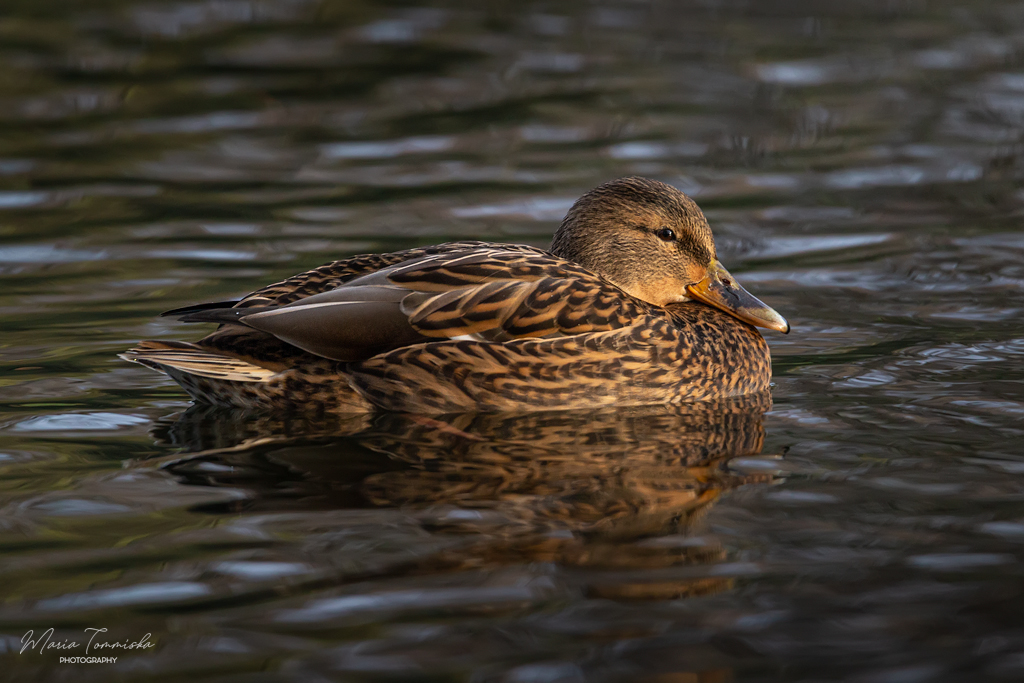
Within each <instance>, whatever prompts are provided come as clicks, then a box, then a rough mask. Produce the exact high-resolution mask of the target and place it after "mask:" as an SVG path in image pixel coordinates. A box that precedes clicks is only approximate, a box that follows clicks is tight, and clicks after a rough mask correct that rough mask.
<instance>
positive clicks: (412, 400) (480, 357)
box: [122, 178, 789, 413]
mask: <svg viewBox="0 0 1024 683" xmlns="http://www.w3.org/2000/svg"><path fill="white" fill-rule="evenodd" d="M164 315H176V316H180V318H181V320H183V321H185V322H211V323H220V324H221V327H220V328H219V329H218V330H217V331H216V332H214V333H213V334H211V335H209V336H208V337H206V338H205V339H202V340H200V341H198V342H195V343H186V342H159V341H146V342H141V343H140V344H139V345H138V346H137V347H136V348H134V349H131V350H130V351H128V352H126V353H125V354H123V355H122V357H123V358H125V359H126V360H132V361H137V362H139V363H142V364H143V365H146V366H149V367H151V368H154V369H156V370H159V371H161V372H165V373H167V374H168V375H170V376H171V377H172V378H173V379H174V380H175V381H177V382H178V383H179V384H180V385H181V386H182V387H184V388H185V390H186V391H187V392H188V393H189V394H191V395H192V397H193V398H195V399H196V400H198V401H205V402H209V403H213V404H217V405H225V406H234V407H241V408H247V409H294V410H302V411H310V410H312V411H332V412H353V411H369V410H374V409H383V410H392V411H408V412H431V413H442V412H457V411H515V410H543V409H554V408H590V407H596V406H604V405H638V404H652V403H680V402H687V401H703V400H708V399H718V398H724V397H728V396H736V395H740V394H748V393H752V392H758V391H764V390H765V389H766V388H767V387H768V383H769V380H770V379H771V365H770V359H769V354H768V345H767V344H766V343H765V341H764V339H763V338H762V337H761V335H760V334H759V333H758V332H757V330H755V329H754V328H753V327H752V326H751V325H757V326H760V327H766V328H769V329H773V330H778V331H780V332H788V331H789V323H787V322H786V321H785V319H784V318H782V316H780V315H779V314H778V313H776V312H775V311H774V310H772V309H771V308H769V307H768V306H766V305H765V304H763V303H761V302H760V301H759V300H757V299H756V298H754V297H753V296H752V295H751V294H749V293H748V292H747V291H746V290H745V289H743V287H741V286H740V285H739V283H737V282H736V280H735V279H734V278H733V277H732V276H731V275H730V274H729V273H728V271H726V270H725V268H724V267H723V266H722V264H721V263H719V262H718V260H717V258H716V255H715V243H714V240H713V238H712V236H711V229H710V228H709V227H708V223H707V220H706V219H705V218H704V214H703V213H701V210H700V209H699V208H698V207H697V205H696V204H695V203H694V202H693V200H691V199H690V198H689V197H687V196H686V195H684V194H683V193H681V192H679V191H678V190H676V189H675V188H673V187H671V186H669V185H666V184H664V183H660V182H657V181H654V180H647V179H644V178H622V179H619V180H614V181H612V182H609V183H605V184H604V185H601V186H600V187H598V188H596V189H594V190H591V191H590V192H588V193H587V194H585V195H583V196H582V197H581V198H580V199H579V200H578V201H577V202H576V203H575V204H574V205H573V207H572V208H571V209H570V210H569V213H568V214H567V215H566V217H565V219H564V220H563V221H562V224H561V226H559V228H558V231H557V232H556V233H555V237H554V239H553V241H552V243H551V251H549V252H548V251H542V250H540V249H535V248H533V247H528V246H524V245H511V244H490V243H485V242H451V243H448V244H441V245H438V246H434V247H422V248H417V249H408V250H405V251H398V252H394V253H391V254H370V255H362V256H353V257H351V258H347V259H343V260H341V261H335V262H333V263H328V264H327V265H324V266H321V267H319V268H315V269H313V270H310V271H307V272H305V273H300V274H299V275H295V276H293V277H290V278H288V279H287V280H284V281H282V282H279V283H277V284H273V285H269V286H267V287H264V288H263V289H259V290H257V291H255V292H253V293H252V294H249V295H248V296H246V297H244V298H242V299H241V300H240V301H223V302H218V303H211V304H200V305H198V306H191V307H187V308H180V309H176V310H173V311H168V312H167V313H165V314H164Z"/></svg>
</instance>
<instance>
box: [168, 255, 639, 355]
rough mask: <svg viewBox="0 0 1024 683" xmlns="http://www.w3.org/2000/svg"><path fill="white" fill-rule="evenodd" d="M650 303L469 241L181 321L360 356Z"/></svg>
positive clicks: (608, 326)
mask: <svg viewBox="0 0 1024 683" xmlns="http://www.w3.org/2000/svg"><path fill="white" fill-rule="evenodd" d="M647 309H648V307H647V306H646V305H645V304H643V303H642V302H639V301H637V300H635V299H633V298H632V297H630V296H628V295H626V294H625V293H623V292H622V291H621V290H619V289H618V288H617V287H615V286H614V285H612V284H611V283H609V282H607V281H606V280H604V279H602V278H600V277H599V276H597V275H594V274H592V273H590V272H589V271H587V270H585V269H583V268H580V267H579V266H576V265H575V264H572V263H569V262H567V261H564V260H562V259H559V258H557V257H553V256H550V255H546V254H541V253H533V254H524V253H521V252H512V251H504V250H501V249H473V250H469V251H464V252H455V253H450V254H441V255H430V256H426V257H422V258H419V259H415V260H413V261H408V262H403V263H400V264H397V265H394V266H390V267H387V268H383V269H381V270H379V271H376V272H374V273H371V274H368V275H365V276H362V277H358V278H356V279H353V280H351V281H350V282H348V283H345V284H342V285H341V286H338V287H336V288H334V289H332V290H330V291H326V292H322V293H319V294H314V295H311V296H306V297H305V298H302V299H300V300H298V301H295V302H293V303H289V304H286V305H284V306H273V305H271V306H258V305H257V306H251V307H248V308H193V309H191V310H188V311H187V312H186V314H185V315H184V316H183V317H182V320H184V321H186V322H216V323H222V324H224V323H226V324H235V325H245V326H247V327H250V328H253V329H256V330H260V331H262V332H266V333H269V334H271V335H273V336H274V337H277V338H278V339H280V340H281V341H284V342H286V343H288V344H291V345H293V346H296V347H298V348H300V349H303V350H305V351H308V352H310V353H313V354H315V355H318V356H323V357H325V358H331V359H334V360H340V361H359V360H365V359H367V358H370V357H372V356H375V355H377V354H379V353H384V352H386V351H390V350H393V349H397V348H401V347H404V346H410V345H413V344H419V343H422V342H427V341H439V340H443V339H459V338H462V339H465V338H470V339H476V340H480V341H508V340H511V339H518V338H526V337H554V336H566V335H575V334H582V333H587V332H597V331H603V330H612V329H618V328H622V327H627V326H629V325H630V324H632V322H633V321H634V320H635V319H637V318H638V317H639V316H642V315H644V314H645V313H647V312H648V311H647Z"/></svg>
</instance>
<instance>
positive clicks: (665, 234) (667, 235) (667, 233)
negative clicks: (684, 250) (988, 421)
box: [654, 228, 676, 242]
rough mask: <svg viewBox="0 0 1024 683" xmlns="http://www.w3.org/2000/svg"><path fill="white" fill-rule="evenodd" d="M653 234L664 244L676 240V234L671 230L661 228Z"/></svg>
mask: <svg viewBox="0 0 1024 683" xmlns="http://www.w3.org/2000/svg"><path fill="white" fill-rule="evenodd" d="M654 234H655V235H657V236H658V239H663V240H665V241H666V242H671V241H673V240H675V238H676V233H675V231H674V230H673V229H672V228H661V229H660V230H658V231H657V232H656V233H654Z"/></svg>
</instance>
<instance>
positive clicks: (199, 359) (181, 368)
mask: <svg viewBox="0 0 1024 683" xmlns="http://www.w3.org/2000/svg"><path fill="white" fill-rule="evenodd" d="M119 355H120V357H121V358H123V359H124V360H127V361H133V362H136V363H139V364H141V365H145V366H146V367H149V368H153V369H154V370H158V371H160V372H165V373H167V374H169V375H171V376H172V377H173V376H174V374H176V373H172V372H170V371H169V370H170V369H173V370H177V371H178V372H179V373H187V374H189V375H195V376H197V377H206V378H209V379H219V380H228V381H232V382H266V381H267V380H269V379H270V378H271V377H273V376H274V375H275V374H277V373H276V372H275V371H274V370H269V369H267V368H264V367H261V366H259V365H254V364H252V363H247V362H246V361H244V360H239V359H237V358H232V357H230V356H222V355H219V354H216V353H211V352H209V351H206V350H204V349H203V348H201V347H199V346H196V345H194V344H187V343H184V342H160V341H144V342H140V343H139V344H138V346H136V347H135V348H133V349H129V350H128V351H125V352H124V353H122V354H119Z"/></svg>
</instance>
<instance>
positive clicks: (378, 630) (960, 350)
mask: <svg viewBox="0 0 1024 683" xmlns="http://www.w3.org/2000/svg"><path fill="white" fill-rule="evenodd" d="M6 9H7V12H6V13H5V15H4V17H2V18H0V63H2V66H3V69H2V73H3V76H2V78H0V285H2V286H0V329H2V336H0V485H2V489H0V506H2V513H0V549H2V553H3V560H2V562H0V573H2V575H3V588H2V589H0V595H2V596H3V601H2V603H0V635H2V637H3V639H2V640H0V642H2V643H3V654H0V658H2V659H3V662H2V664H0V670H3V671H5V672H6V674H7V675H8V676H10V677H12V678H13V679H15V680H33V679H37V680H75V681H80V680H81V681H90V680H96V681H108V680H131V681H136V680H138V681H143V680H186V679H187V680H192V681H197V680H210V681H232V683H234V682H236V681H247V682H248V681H259V682H260V683H262V682H264V681H313V680H315V681H320V680H346V681H347V680H357V681H394V680H422V681H440V680H445V681H467V682H470V681H471V682H473V683H478V682H480V683H482V682H485V681H486V682H489V681H495V682H497V681H507V682H526V681H530V682H560V683H561V682H576V681H602V682H603V681H609V682H611V681H654V682H658V683H668V682H683V681H701V682H703V683H710V682H712V681H715V682H717V681H729V680H735V681H831V680H851V681H864V682H879V683H884V682H892V683H897V682H899V683H903V682H907V683H911V682H918V681H922V682H923V681H940V682H942V681H962V680H972V681H975V680H1015V679H1020V678H1022V677H1024V619H1022V617H1021V616H1020V615H1021V614H1022V613H1024V591H1022V585H1024V583H1022V570H1021V559H1022V557H1024V450H1022V448H1021V442H1022V441H1021V440H1022V437H1024V428H1022V427H1021V425H1022V418H1024V385H1022V380H1024V327H1022V318H1024V316H1022V304H1021V302H1022V301H1024V298H1022V294H1024V293H1022V289H1024V233H1022V231H1021V230H1020V227H1019V226H1020V220H1021V216H1022V213H1024V191H1022V190H1021V189H1020V178H1021V175H1022V162H1021V145H1022V144H1024V60H1022V57H1021V51H1022V49H1024V10H1022V8H1021V6H1020V5H1019V4H1015V3H1011V2H997V1H992V2H982V3H925V2H869V1H857V2H847V3H832V2H799V1H795V0H778V1H773V2H757V3H745V2H692V3H686V2H652V3H646V4H639V3H633V2H622V3H615V2H596V1H595V2H589V3H585V2H566V3H559V4H547V3H534V2H525V3H497V2H496V3H483V4H482V3H472V2H458V1H452V2H444V3H432V4H431V5H430V6H429V7H425V6H413V5H409V4H406V3H401V2H393V3H366V2H332V1H330V0H195V1H186V2H158V1H153V2H146V1H136V2H128V1H122V0H93V1H92V2H86V3H71V4H68V3H60V2H56V1H55V0H37V1H36V2H32V3H29V2H14V3H8V7H7V8H6ZM627 174H640V175H645V176H649V177H653V178H657V179H660V180H664V181H666V182H669V183H671V184H673V185H675V186H677V187H679V188H680V189H682V190H684V191H685V192H687V193H689V194H691V195H692V196H693V197H694V198H695V199H696V200H697V201H698V202H699V203H700V205H701V206H702V207H703V208H704V209H705V211H706V213H707V215H708V218H709V220H710V221H711V223H712V226H713V228H714V231H715V235H716V240H717V244H718V249H719V253H720V257H721V259H722V261H723V262H724V263H725V264H726V265H727V266H728V267H729V269H730V270H731V271H732V272H733V273H734V274H735V275H736V276H737V277H738V278H740V279H741V281H742V282H743V283H744V284H745V285H746V287H747V288H748V289H750V290H751V291H752V292H754V293H755V294H756V295H757V296H759V297H760V298H762V299H764V300H765V301H766V302H768V303H769V304H770V305H772V306H773V307H775V308H776V309H778V310H779V311H780V312H781V313H783V314H784V315H785V316H786V317H787V318H788V319H789V320H790V322H791V323H792V324H793V328H794V332H793V333H792V334H790V335H789V336H786V337H783V336H780V335H776V334H772V333H768V341H769V344H770V346H771V348H772V353H773V360H774V362H773V366H774V374H775V386H774V387H773V391H772V396H771V397H770V398H769V397H750V398H748V399H745V400H740V401H731V402H724V403H721V404H715V405H708V406H692V407H683V408H671V409H668V408H649V409H623V410H608V411H599V412H597V413H590V414H580V413H568V414H562V413H548V414H541V415H454V416H444V417H431V418H423V417H416V416H396V415H378V416H351V417H344V418H339V419H337V420H333V421H329V422H319V423H311V422H307V421H303V420H298V419H288V418H282V417H279V416H266V417H261V418H256V417H252V416H239V415H234V414H231V413H224V412H221V411H209V410H204V409H202V408H198V407H190V404H189V402H188V401H187V400H186V398H187V397H186V396H185V395H184V394H183V392H182V391H181V390H180V389H179V388H178V387H177V386H176V385H174V384H173V383H172V382H170V381H169V380H167V379H165V378H162V377H161V376H160V375H158V374H156V373H152V372H150V371H147V370H146V369H145V368H140V367H137V366H133V365H129V364H126V363H124V362H122V361H120V360H118V359H117V358H116V354H117V353H118V352H120V351H122V350H124V349H125V348H127V347H128V346H130V345H131V344H133V343H134V342H135V341H137V340H138V339H191V338H195V337H197V336H198V335H199V334H200V331H199V330H198V329H196V328H195V327H194V326H186V325H182V324H179V323H176V322H174V321H172V320H168V319H160V318H157V317H155V316H156V314H158V313H159V312H160V311H163V310H167V309H170V308H174V307H177V306H182V305H185V304H188V303H193V302H197V301H204V300H217V299H222V298H225V297H228V296H233V295H239V294H243V293H245V292H247V291H250V290H252V289H254V288H256V287H258V286H260V285H262V284H265V283H268V282H272V281H274V280H277V279H280V278H282V277H285V276H287V275H290V274H292V273H295V272H298V271H300V270H303V269H305V268H308V267H312V266H315V265H318V264H320V263H323V262H325V261H328V260H331V259H334V258H339V257H341V256H344V255H347V254H355V253H361V252H368V251H385V250H393V249H400V248H405V247H409V246H414V245H422V244H431V243H436V242H441V241H445V240H451V239H461V238H474V239H487V240H497V241H515V242H526V243H530V244H534V245H539V246H546V244H547V242H548V240H549V239H550V235H551V234H552V232H553V230H554V228H555V226H556V225H557V223H558V221H559V220H560V219H561V217H562V215H564V212H565V211H566V209H567V208H568V207H569V205H570V204H571V202H572V201H573V199H574V198H576V197H578V196H579V195H580V194H581V193H582V192H584V191H586V190H587V189H589V188H591V187H593V186H595V185H597V184H599V183H601V182H604V181H606V180H608V179H610V178H614V177H618V176H622V175H627ZM50 627H53V628H54V629H55V635H54V638H55V639H57V640H70V639H74V638H76V637H79V638H80V637H81V635H82V633H83V629H85V628H107V629H108V635H109V639H110V640H120V641H133V640H138V639H139V638H140V637H142V636H143V635H144V634H146V633H151V634H152V637H151V641H152V642H153V643H154V644H155V645H154V647H152V648H147V649H140V650H136V651H127V652H120V653H117V654H118V660H117V662H116V663H115V664H104V665H100V664H95V665H74V664H60V663H59V654H58V653H56V652H54V651H48V652H44V653H42V654H40V653H38V652H33V651H28V652H24V653H19V650H20V649H21V648H22V644H21V639H22V636H23V635H24V634H25V633H26V632H27V631H28V630H30V629H32V630H34V631H35V632H36V633H39V632H41V631H43V630H45V629H47V628H50ZM105 637H106V636H105ZM73 654H82V653H81V652H80V651H78V652H75V653H73ZM101 654H112V653H106V652H104V653H101Z"/></svg>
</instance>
